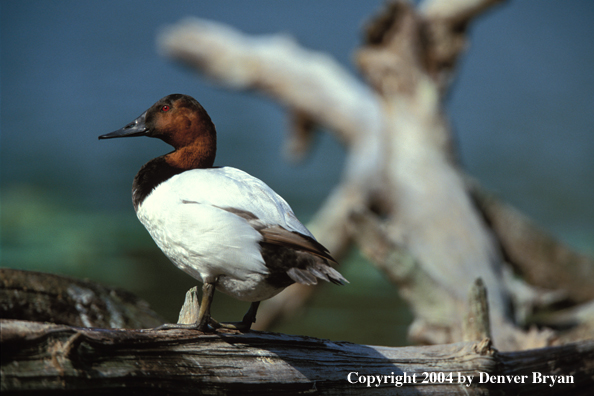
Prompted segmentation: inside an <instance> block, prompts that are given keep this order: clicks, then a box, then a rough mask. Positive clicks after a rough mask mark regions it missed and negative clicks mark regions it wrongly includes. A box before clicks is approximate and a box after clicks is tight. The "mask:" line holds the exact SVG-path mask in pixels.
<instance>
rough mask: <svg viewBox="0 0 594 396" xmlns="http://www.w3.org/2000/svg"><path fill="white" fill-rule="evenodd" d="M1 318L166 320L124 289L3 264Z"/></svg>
mask: <svg viewBox="0 0 594 396" xmlns="http://www.w3.org/2000/svg"><path fill="white" fill-rule="evenodd" d="M0 318H5V319H22V320H34V321H42V322H43V321H45V322H51V323H58V324H66V325H70V326H77V327H104V328H109V327H115V328H128V329H138V328H147V327H156V326H158V325H160V324H163V323H164V320H163V319H162V318H161V317H160V316H159V315H158V314H157V313H155V312H154V311H153V310H151V309H150V307H149V305H148V303H147V302H146V301H144V300H142V299H140V298H138V297H136V296H135V295H134V294H132V293H130V292H127V291H125V290H122V289H116V288H109V287H105V286H102V285H99V284H97V283H94V282H91V281H85V280H80V279H75V278H69V277H66V276H60V275H55V274H48V273H44V272H34V271H19V270H15V269H9V268H0Z"/></svg>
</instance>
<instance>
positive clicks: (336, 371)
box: [0, 319, 594, 395]
mask: <svg viewBox="0 0 594 396" xmlns="http://www.w3.org/2000/svg"><path fill="white" fill-rule="evenodd" d="M0 325H1V326H2V340H1V342H2V343H1V345H2V393H3V394H4V393H5V392H10V391H16V390H19V391H29V392H30V393H35V391H37V393H39V394H47V392H48V391H53V393H57V391H62V392H63V393H69V394H83V392H84V394H85V395H96V394H114V395H115V394H123V395H133V394H143V395H152V394H165V393H168V394H188V395H199V394H210V395H214V394H257V395H267V394H271V395H272V394H320V395H325V394H341V395H345V394H346V395H348V394H353V395H355V394H356V395H371V394H394V390H395V389H398V394H402V395H421V394H423V395H479V394H480V395H484V394H539V395H557V394H565V395H569V394H571V395H579V394H581V395H591V392H592V389H593V387H594V381H593V380H592V376H593V375H594V369H593V368H592V367H593V366H594V340H591V341H587V342H581V343H576V344H568V345H564V346H558V347H549V348H544V349H538V350H530V351H523V352H506V353H499V352H497V351H496V350H494V349H493V348H492V347H491V345H490V342H489V341H488V340H486V341H483V342H478V343H473V342H465V343H456V344H447V345H439V346H420V347H403V348H388V347H378V346H367V345H356V344H351V343H348V342H336V341H328V340H321V339H316V338H310V337H303V336H289V335H284V334H275V333H261V332H250V333H247V334H235V333H217V334H211V335H208V334H200V333H199V332H196V331H189V330H173V331H153V330H149V331H143V330H121V329H109V330H108V329H96V328H80V327H70V326H64V325H55V324H48V323H38V322H28V321H17V320H5V319H2V320H1V321H0ZM583 362H588V363H589V366H588V365H584V364H582V363H583ZM535 373H536V374H535ZM405 374H406V375H407V377H406V379H405V378H404V377H403V376H404V375H405ZM377 376H381V378H379V379H378V377H377ZM399 376H400V378H399ZM469 376H472V383H471V384H470V386H468V382H469ZM501 376H502V377H501ZM522 376H524V377H522ZM545 376H546V379H545ZM516 380H517V381H519V382H518V383H516V382H515V381H516ZM399 381H400V382H404V381H407V383H404V384H401V386H399V387H397V384H398V382H399ZM413 381H414V382H413ZM487 381H489V382H487ZM491 381H494V383H492V382H491ZM543 381H546V382H543ZM553 381H555V382H554V384H553ZM481 382H482V383H481ZM368 384H369V386H368Z"/></svg>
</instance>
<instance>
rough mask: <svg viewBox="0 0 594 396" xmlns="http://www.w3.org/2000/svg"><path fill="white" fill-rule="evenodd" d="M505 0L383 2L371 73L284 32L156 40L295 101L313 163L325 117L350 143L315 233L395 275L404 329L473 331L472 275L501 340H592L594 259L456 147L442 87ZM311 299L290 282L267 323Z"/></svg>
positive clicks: (420, 336)
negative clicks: (473, 168)
mask: <svg viewBox="0 0 594 396" xmlns="http://www.w3.org/2000/svg"><path fill="white" fill-rule="evenodd" d="M497 3H500V1H497V0H458V1H449V0H425V1H422V2H421V3H420V5H419V6H418V7H416V8H415V6H413V5H412V4H410V3H409V2H406V1H390V2H388V3H387V4H386V6H385V7H384V8H383V9H382V10H380V11H379V12H378V14H377V15H376V16H374V17H373V18H372V19H371V20H370V21H369V23H368V24H367V27H366V29H365V33H364V42H363V44H362V46H361V47H360V48H359V49H358V50H357V52H356V54H355V62H356V64H357V66H358V68H359V71H360V73H361V76H362V77H363V79H364V82H362V81H360V80H359V79H358V78H356V77H355V76H353V75H352V74H351V73H350V72H348V71H347V70H346V69H345V68H343V67H342V66H341V65H339V64H338V63H337V62H336V61H335V60H334V59H332V58H331V57H330V56H328V55H327V54H324V53H319V52H315V51H311V50H308V49H305V48H302V47H300V46H299V45H298V44H297V43H296V42H295V41H293V40H291V39H290V38H289V37H287V36H286V35H270V36H250V35H246V34H243V33H242V32H239V31H237V30H235V29H233V28H232V27H229V26H226V25H223V24H220V23H216V22H213V21H207V20H202V19H188V20H185V21H182V22H180V23H178V24H176V25H174V26H171V27H170V28H169V29H168V30H167V31H165V32H164V33H163V34H162V35H161V36H160V38H159V45H160V48H161V51H162V52H163V53H164V54H165V55H166V56H169V57H171V58H173V59H175V60H177V61H180V62H183V63H184V64H186V65H188V66H190V67H193V68H195V69H196V70H197V71H199V72H200V73H202V74H203V75H204V76H206V77H208V78H210V79H213V80H214V81H216V82H218V83H220V84H221V85H223V86H225V87H227V88H229V89H237V90H253V91H257V92H261V93H264V94H266V95H268V96H270V97H271V98H272V99H273V100H275V101H277V102H279V103H280V104H281V105H282V106H283V107H284V108H287V109H288V111H289V113H290V119H291V120H292V124H291V125H292V130H291V135H290V138H289V141H288V144H287V147H288V151H289V152H290V153H291V155H292V156H293V157H294V158H302V157H304V155H305V153H306V151H307V150H308V149H309V146H310V143H311V142H312V140H313V139H312V138H311V137H312V135H313V134H314V133H315V132H316V131H317V129H318V128H317V126H323V127H324V128H325V130H327V131H329V132H330V133H332V134H333V135H334V136H336V138H337V139H339V140H340V141H341V142H342V143H344V145H345V147H346V150H347V158H346V162H345V168H344V173H343V176H342V180H341V182H340V184H339V185H338V186H336V187H335V189H334V190H333V192H332V193H331V194H330V196H329V197H328V199H327V200H326V202H325V203H324V204H323V206H322V207H321V209H320V210H319V212H318V213H317V215H316V217H315V218H314V220H313V221H312V222H311V223H310V224H308V227H309V228H310V229H311V230H312V232H313V233H314V235H316V236H317V237H318V239H319V240H320V242H322V243H323V244H324V245H325V246H327V247H328V248H329V250H330V251H331V252H332V254H333V255H334V256H335V257H336V258H337V259H338V260H339V261H340V259H341V258H343V257H344V256H345V255H346V253H347V252H348V251H349V249H350V248H351V247H352V246H356V247H358V248H359V249H360V250H361V251H362V252H363V253H365V255H366V256H367V257H368V258H369V259H370V261H371V263H372V264H374V265H375V266H376V267H378V268H379V269H381V270H382V271H383V272H384V273H385V275H386V277H387V278H388V279H390V280H391V281H392V282H394V284H395V285H397V287H398V290H399V292H400V294H401V296H402V297H403V298H404V299H405V300H406V301H407V302H408V304H409V306H410V307H411V310H412V312H413V315H414V322H413V324H412V325H411V327H410V329H409V337H410V339H411V340H412V341H413V342H417V343H424V344H441V343H447V342H456V341H459V340H461V339H462V334H463V327H462V323H463V322H464V318H463V315H464V313H465V312H466V311H467V302H466V291H467V290H468V288H469V287H470V286H471V285H472V283H473V282H474V281H475V279H477V278H481V279H482V280H483V282H484V284H485V285H486V287H487V290H488V299H489V306H490V311H491V312H490V315H491V322H492V332H493V334H492V336H493V341H494V345H495V346H496V347H497V348H499V349H501V350H518V349H526V348H533V347H538V346H546V345H552V344H554V343H562V342H567V341H571V340H578V339H582V338H584V337H590V338H591V337H593V336H594V326H593V324H592V322H593V319H592V315H591V313H592V308H591V307H592V304H593V303H592V302H591V301H594V288H593V287H592V286H591V284H592V281H593V280H594V260H592V259H591V258H589V257H586V256H583V255H580V254H579V253H575V252H573V251H571V250H570V249H568V248H567V247H565V246H563V245H562V244H561V243H559V242H558V241H556V240H555V239H554V238H552V237H551V236H548V235H546V233H544V232H542V231H541V230H539V229H538V227H536V226H534V225H533V224H532V223H531V222H530V221H529V219H527V218H526V217H524V216H523V215H521V214H520V213H519V212H517V211H516V210H514V209H513V208H510V207H509V206H507V205H506V204H504V203H502V202H501V201H499V200H498V199H497V198H496V197H494V196H493V195H491V194H489V193H488V192H486V191H484V189H483V188H481V186H480V184H478V182H476V181H473V180H471V179H470V178H469V177H468V176H466V175H465V174H464V172H463V170H461V169H460V166H459V164H458V160H457V157H456V150H455V147H454V146H453V144H452V142H453V141H454V140H455V139H454V138H453V134H452V131H451V128H450V125H449V123H448V120H447V117H446V115H445V110H444V106H443V101H444V97H445V96H446V95H447V93H448V90H449V88H450V83H451V81H452V80H453V79H454V77H455V72H456V64H457V61H458V59H459V57H460V56H461V55H462V54H463V52H464V50H465V48H466V46H467V40H468V39H467V35H466V31H467V27H468V25H469V24H470V23H471V22H473V20H474V19H475V18H476V17H478V16H479V15H480V14H482V13H483V12H484V11H486V10H487V9H490V8H491V7H492V6H493V5H495V4H497ZM311 293H313V289H311V288H306V287H293V288H291V289H289V290H287V291H285V292H283V293H281V294H279V295H278V296H277V297H275V298H273V299H271V300H269V301H266V302H265V303H264V304H263V305H262V307H261V309H260V312H259V320H258V323H257V324H256V325H257V328H258V329H266V328H268V327H269V326H270V325H271V324H272V323H274V322H275V321H276V320H278V319H279V318H282V317H283V315H287V314H290V313H291V312H292V311H294V310H295V309H296V308H297V307H299V306H300V305H301V304H302V303H303V302H304V301H306V300H307V299H308V297H309V296H310V295H311ZM561 308H563V311H560V309H561ZM543 326H549V327H551V328H552V329H553V330H551V329H544V328H543Z"/></svg>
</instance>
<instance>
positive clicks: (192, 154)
mask: <svg viewBox="0 0 594 396" xmlns="http://www.w3.org/2000/svg"><path fill="white" fill-rule="evenodd" d="M216 153H217V138H216V134H214V133H212V134H207V135H203V136H201V137H200V138H199V139H196V140H195V141H194V142H192V143H191V144H189V145H187V146H184V147H180V148H177V149H176V150H175V151H173V152H171V153H169V154H167V155H165V160H166V161H167V163H168V164H169V165H171V166H173V167H175V168H179V169H182V170H190V169H204V168H212V165H213V164H214V160H215V156H216Z"/></svg>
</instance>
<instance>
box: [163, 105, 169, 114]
mask: <svg viewBox="0 0 594 396" xmlns="http://www.w3.org/2000/svg"><path fill="white" fill-rule="evenodd" d="M169 109H170V107H169V106H167V105H164V106H163V107H161V111H162V112H166V111H169Z"/></svg>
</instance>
